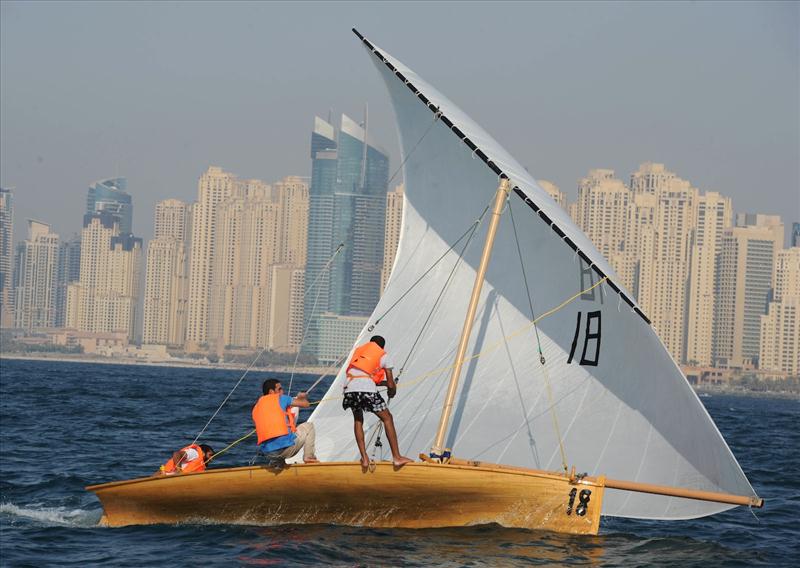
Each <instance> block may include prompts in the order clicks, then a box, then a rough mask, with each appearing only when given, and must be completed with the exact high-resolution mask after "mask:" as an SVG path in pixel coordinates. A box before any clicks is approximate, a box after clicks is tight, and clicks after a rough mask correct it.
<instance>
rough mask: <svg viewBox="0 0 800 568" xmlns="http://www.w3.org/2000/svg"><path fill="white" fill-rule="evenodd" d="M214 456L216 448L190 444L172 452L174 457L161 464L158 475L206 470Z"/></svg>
mask: <svg viewBox="0 0 800 568" xmlns="http://www.w3.org/2000/svg"><path fill="white" fill-rule="evenodd" d="M212 457H214V450H213V449H212V448H211V446H209V445H206V444H200V445H198V444H190V445H188V446H186V447H184V448H181V449H180V450H178V451H177V452H175V453H174V454H172V457H171V458H170V459H169V460H167V463H165V464H164V465H162V466H161V468H160V469H159V470H158V471H157V472H156V475H177V474H180V473H197V472H201V471H205V470H206V464H207V463H208V462H209V461H210V460H211V458H212Z"/></svg>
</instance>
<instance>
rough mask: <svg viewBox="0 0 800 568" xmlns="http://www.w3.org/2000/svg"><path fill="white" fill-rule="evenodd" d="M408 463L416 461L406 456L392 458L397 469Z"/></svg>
mask: <svg viewBox="0 0 800 568" xmlns="http://www.w3.org/2000/svg"><path fill="white" fill-rule="evenodd" d="M407 463H414V460H412V459H411V458H407V457H405V456H400V457H399V458H397V459H394V460H392V464H394V467H395V469H400V468H401V467H403V466H404V465H406V464H407Z"/></svg>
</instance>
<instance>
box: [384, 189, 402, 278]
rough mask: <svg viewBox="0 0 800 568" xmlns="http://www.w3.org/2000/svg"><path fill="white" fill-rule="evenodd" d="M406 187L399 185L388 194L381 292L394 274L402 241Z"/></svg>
mask: <svg viewBox="0 0 800 568" xmlns="http://www.w3.org/2000/svg"><path fill="white" fill-rule="evenodd" d="M403 192H404V187H403V186H402V185H398V186H397V187H395V188H394V191H390V192H389V193H387V194H386V220H385V221H384V226H385V227H386V229H385V234H386V238H385V241H384V243H383V270H382V272H381V292H382V291H383V289H384V288H385V287H386V282H388V281H389V275H390V274H391V273H392V265H393V264H394V257H395V256H396V255H397V244H398V242H399V241H400V229H401V228H402V223H403Z"/></svg>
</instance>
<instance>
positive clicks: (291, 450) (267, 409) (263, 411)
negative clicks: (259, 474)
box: [253, 379, 319, 463]
mask: <svg viewBox="0 0 800 568" xmlns="http://www.w3.org/2000/svg"><path fill="white" fill-rule="evenodd" d="M261 390H262V392H263V393H264V394H263V396H261V397H260V398H259V399H258V402H257V403H256V405H255V406H254V407H253V422H255V425H256V434H257V436H258V447H259V450H260V451H261V453H262V454H264V455H265V456H267V457H268V458H272V459H275V458H277V459H283V460H285V459H288V458H291V457H293V456H295V455H297V454H298V453H299V452H300V450H303V461H304V462H305V463H315V462H318V461H319V460H318V459H317V457H316V455H314V441H315V438H316V433H315V431H314V425H313V424H310V423H308V422H304V423H303V424H300V425H299V426H296V425H295V416H294V413H293V412H292V408H308V406H309V402H308V396H307V395H306V393H304V392H300V393H298V394H297V396H296V397H294V398H292V397H290V396H287V395H285V394H283V387H282V386H281V383H280V381H279V380H277V379H267V380H266V381H264V384H263V385H262V387H261Z"/></svg>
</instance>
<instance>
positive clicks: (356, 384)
mask: <svg viewBox="0 0 800 568" xmlns="http://www.w3.org/2000/svg"><path fill="white" fill-rule="evenodd" d="M381 368H382V369H391V368H392V363H391V359H390V358H389V354H388V353H384V354H383V357H381ZM350 376H351V377H353V378H352V379H350V380H346V379H345V385H344V392H378V385H376V384H375V381H373V380H372V379H371V378H370V377H369V375H368V374H367V373H365V372H364V371H362V370H361V369H355V368H353V369H350Z"/></svg>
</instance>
